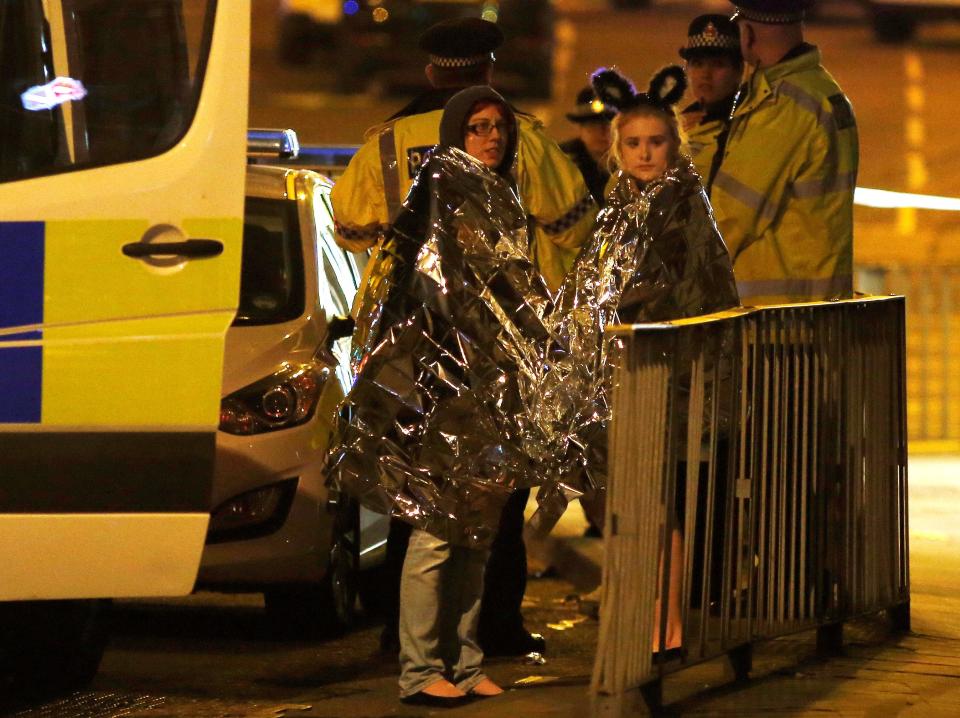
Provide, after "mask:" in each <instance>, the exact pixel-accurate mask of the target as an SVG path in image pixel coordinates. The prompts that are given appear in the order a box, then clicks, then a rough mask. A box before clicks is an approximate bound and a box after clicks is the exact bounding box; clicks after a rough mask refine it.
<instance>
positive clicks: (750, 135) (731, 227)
mask: <svg viewBox="0 0 960 718" xmlns="http://www.w3.org/2000/svg"><path fill="white" fill-rule="evenodd" d="M805 50H806V51H804V52H802V53H800V54H797V55H795V56H793V57H790V58H789V59H787V60H785V61H783V62H780V63H778V64H777V65H773V66H772V67H769V68H766V69H760V70H757V71H756V72H755V73H754V74H753V75H752V77H751V78H750V79H749V81H748V84H747V86H746V97H745V99H743V100H742V101H741V103H740V104H739V106H738V107H737V109H736V110H735V112H734V115H733V121H732V123H731V126H730V134H729V137H728V139H727V142H726V149H725V152H724V155H723V161H722V164H721V166H720V168H719V171H718V173H717V175H716V177H715V179H714V182H713V186H712V190H711V194H710V199H711V202H712V203H713V208H714V212H715V214H716V218H717V226H718V227H719V228H720V233H721V234H722V235H723V239H724V241H725V242H726V243H727V248H728V249H729V250H730V255H731V257H733V269H734V273H735V274H736V278H737V288H738V290H739V292H740V299H741V301H742V302H743V304H745V305H762V304H777V303H787V302H803V301H815V300H823V299H831V298H836V297H849V296H850V295H851V293H852V271H853V191H854V187H855V185H856V181H857V167H858V164H859V143H858V138H857V124H856V120H855V119H854V116H853V110H852V109H851V107H850V103H849V101H848V100H847V98H846V96H845V95H844V94H843V92H842V91H841V90H840V87H839V86H838V85H837V83H836V82H835V81H834V79H833V78H832V77H831V76H830V75H829V74H828V73H827V71H826V70H824V68H823V67H822V66H821V65H820V51H819V50H817V49H816V48H815V47H812V46H805Z"/></svg>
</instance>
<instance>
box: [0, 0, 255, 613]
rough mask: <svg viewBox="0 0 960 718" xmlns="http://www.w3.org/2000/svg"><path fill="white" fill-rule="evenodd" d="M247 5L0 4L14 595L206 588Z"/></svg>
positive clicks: (1, 315)
mask: <svg viewBox="0 0 960 718" xmlns="http://www.w3.org/2000/svg"><path fill="white" fill-rule="evenodd" d="M249 13H250V6H249V2H248V1H247V0H220V1H219V2H217V0H3V2H0V546H2V547H3V549H2V551H3V555H2V557H0V600H2V601H17V600H20V599H50V598H95V597H121V596H144V595H170V594H178V593H179V594H183V593H188V592H189V591H190V590H191V588H192V585H193V582H194V579H195V576H196V572H197V568H198V565H199V559H200V553H201V551H202V548H203V542H204V536H205V532H206V527H207V519H208V511H209V508H210V507H209V505H208V504H209V497H210V489H211V481H212V469H213V467H212V463H213V451H214V438H215V431H216V426H217V423H218V407H219V403H220V385H221V371H222V366H223V345H224V336H225V333H226V329H227V327H228V325H229V324H230V321H231V318H232V317H233V314H234V311H235V308H236V305H237V297H238V291H239V271H240V247H241V227H242V212H243V186H244V161H245V160H244V152H245V137H244V136H245V132H246V118H247V66H248V55H249V27H250V20H249Z"/></svg>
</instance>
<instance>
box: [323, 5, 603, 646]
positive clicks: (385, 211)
mask: <svg viewBox="0 0 960 718" xmlns="http://www.w3.org/2000/svg"><path fill="white" fill-rule="evenodd" d="M502 42H503V34H502V33H501V32H500V29H499V28H498V27H497V26H496V25H495V24H494V23H491V22H487V21H486V20H481V19H479V18H467V19H454V20H447V21H443V22H440V23H437V24H436V25H434V26H432V27H431V28H429V29H428V30H427V31H426V32H424V34H423V35H422V36H421V37H420V40H419V47H420V49H421V50H423V51H424V52H426V53H427V54H428V55H429V64H428V65H427V67H426V76H427V80H428V81H429V82H430V85H431V87H430V89H429V90H427V91H426V92H424V93H423V94H421V95H419V96H418V97H416V98H415V99H414V100H413V101H412V102H410V103H409V104H408V105H406V106H405V107H404V108H402V109H401V110H400V111H398V112H397V113H396V114H394V115H393V116H392V117H390V118H389V119H388V120H387V121H386V122H385V123H384V124H383V125H381V126H379V127H375V128H373V129H372V130H370V131H369V132H368V139H367V141H366V142H365V144H364V145H363V146H362V147H361V148H360V149H359V150H358V151H357V154H356V155H355V156H354V158H353V159H352V160H351V162H350V164H349V166H348V167H347V169H346V171H345V172H344V174H343V176H342V177H341V178H340V179H339V180H338V181H337V182H336V184H335V185H334V187H333V191H332V194H331V198H332V201H333V211H334V217H335V219H336V239H337V242H338V243H339V244H340V245H341V246H342V247H344V248H345V249H348V250H351V251H355V252H357V251H364V250H367V249H373V250H374V251H376V249H377V248H378V247H379V242H380V240H381V239H382V237H383V233H384V231H385V230H386V229H387V227H389V224H390V222H391V220H392V219H393V218H394V217H395V216H396V214H397V211H398V209H399V207H400V203H401V202H402V200H403V198H404V197H405V196H406V194H407V192H408V191H409V189H410V186H411V184H412V182H413V179H414V177H415V176H416V173H417V170H418V169H419V166H420V163H421V161H422V158H423V156H424V154H425V153H426V152H428V151H429V150H430V149H431V148H432V147H433V146H434V145H436V143H437V142H438V140H439V127H440V118H441V116H442V114H443V106H444V104H445V103H446V101H447V100H448V99H450V97H452V96H453V95H455V94H456V93H457V92H459V91H460V90H462V89H464V88H465V87H469V86H471V85H477V84H489V83H490V80H491V77H492V73H493V64H494V56H493V52H494V50H496V49H497V47H499V46H500V44H501V43H502ZM517 122H518V128H519V142H518V148H517V161H516V165H515V168H514V174H515V178H516V181H517V186H518V189H519V192H520V197H521V199H522V201H523V205H524V208H525V209H526V210H527V212H528V214H529V216H530V217H529V218H530V228H531V235H532V242H531V244H532V246H531V252H532V254H533V259H534V261H535V262H536V264H537V267H538V269H539V270H540V272H541V274H542V275H543V277H544V279H545V280H546V282H547V285H548V286H549V287H550V288H551V290H556V289H557V288H558V287H559V286H560V283H561V281H562V279H563V276H564V274H565V273H566V271H567V270H568V269H569V268H570V266H572V264H573V260H574V259H575V258H576V254H577V251H578V250H579V247H580V245H581V244H583V242H584V241H585V240H586V239H587V237H588V235H589V233H590V229H591V228H592V225H593V219H594V216H595V212H596V205H595V204H594V202H593V198H592V197H591V195H590V192H589V191H588V190H587V187H586V185H585V184H584V181H583V178H582V177H581V175H580V172H579V170H578V169H577V167H576V165H574V164H573V163H572V162H571V161H570V159H569V158H568V157H567V156H566V155H565V154H564V153H563V151H562V150H561V149H560V147H559V146H558V145H557V144H556V143H555V142H554V141H553V140H551V139H549V138H548V137H547V136H546V134H545V133H544V132H543V126H542V124H541V123H540V122H539V121H537V120H536V118H534V117H532V116H530V115H526V114H523V113H517ZM374 264H375V263H374V262H368V264H367V267H368V268H369V267H371V266H373V265H374ZM367 279H368V278H367V277H366V276H365V277H364V280H363V282H362V283H361V288H360V292H363V291H364V287H365V285H366V281H367ZM358 297H359V292H358ZM354 306H355V307H356V306H359V303H355V304H354ZM529 493H530V492H529V490H524V491H517V492H515V493H514V494H513V496H512V497H511V498H510V499H509V501H508V502H507V504H506V506H505V508H504V513H503V516H502V518H501V523H500V527H499V531H498V534H497V537H496V539H495V540H494V543H493V545H492V547H491V552H490V559H489V562H488V564H487V568H486V575H485V586H484V595H483V600H482V603H481V608H480V626H479V635H478V637H479V640H480V644H481V646H482V648H483V649H484V651H485V653H487V655H523V654H526V653H530V652H534V651H539V652H542V651H543V650H544V648H545V644H544V640H543V638H542V637H541V636H538V635H536V634H531V633H529V632H528V631H527V630H526V628H525V627H524V625H523V618H522V616H521V614H520V604H521V602H522V600H523V594H524V592H525V589H526V573H527V562H526V547H525V546H524V543H523V510H524V507H525V505H526V502H527V499H528V497H529ZM409 534H410V527H409V524H406V523H404V522H402V521H399V520H393V521H392V522H391V526H390V535H389V538H388V542H387V561H386V573H387V577H386V582H385V583H386V585H385V587H384V593H385V597H384V598H385V601H384V602H385V604H386V605H385V614H386V626H385V628H384V632H383V634H382V636H381V646H382V647H383V648H385V649H387V650H393V649H395V648H396V646H397V645H398V643H397V621H398V613H397V612H398V604H399V585H400V571H401V569H402V566H403V556H404V554H405V552H406V543H407V540H408V538H409Z"/></svg>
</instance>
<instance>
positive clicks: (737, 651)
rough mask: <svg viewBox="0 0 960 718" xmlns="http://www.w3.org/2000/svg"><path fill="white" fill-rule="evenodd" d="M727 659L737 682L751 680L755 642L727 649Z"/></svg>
mask: <svg viewBox="0 0 960 718" xmlns="http://www.w3.org/2000/svg"><path fill="white" fill-rule="evenodd" d="M727 660H728V661H729V662H730V668H731V670H732V671H733V680H734V681H736V682H737V683H742V682H743V681H748V680H750V671H752V670H753V644H752V643H747V644H744V645H742V646H737V647H736V648H734V649H732V650H730V651H727Z"/></svg>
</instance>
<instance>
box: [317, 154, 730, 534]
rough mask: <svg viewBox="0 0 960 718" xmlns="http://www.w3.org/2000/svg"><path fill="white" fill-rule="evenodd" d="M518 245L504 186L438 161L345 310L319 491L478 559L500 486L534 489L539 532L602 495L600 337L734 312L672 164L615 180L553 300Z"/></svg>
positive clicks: (464, 158) (717, 252)
mask: <svg viewBox="0 0 960 718" xmlns="http://www.w3.org/2000/svg"><path fill="white" fill-rule="evenodd" d="M529 241H530V240H529V236H528V234H527V222H526V216H525V214H524V211H523V208H522V206H521V205H520V202H519V200H518V198H517V196H516V193H515V191H514V188H513V186H512V185H511V183H510V182H508V181H507V180H505V179H504V178H502V177H499V176H498V175H496V174H494V173H492V172H490V171H488V170H486V169H485V168H483V167H482V166H480V165H479V164H478V163H477V162H476V161H474V160H473V159H472V158H470V157H469V156H468V155H466V154H465V153H463V152H462V151H460V150H456V149H450V148H446V149H442V150H439V151H437V152H436V153H434V155H433V156H432V157H431V158H430V160H429V162H428V163H427V165H426V166H425V168H424V169H423V170H421V173H420V175H419V177H418V179H417V181H416V183H415V184H414V186H413V188H412V189H411V191H410V194H409V196H408V197H407V199H406V201H405V202H404V207H403V210H402V211H401V213H400V216H399V217H398V219H397V220H396V222H395V223H394V225H393V227H392V231H391V233H390V236H389V238H388V239H387V241H386V242H385V243H384V245H383V247H382V248H381V251H380V252H379V254H378V255H377V256H376V257H375V258H374V259H373V260H372V261H374V262H375V263H376V264H375V266H374V268H373V270H372V271H371V280H370V284H369V285H368V288H367V291H366V292H365V295H364V297H363V301H362V305H361V307H360V309H359V311H358V312H357V316H358V326H357V330H356V332H355V334H354V339H353V360H354V363H355V368H356V370H357V377H356V380H355V382H354V386H353V388H352V390H351V391H350V393H349V395H348V396H347V398H346V400H345V401H344V402H343V404H342V406H341V413H340V419H339V423H338V426H337V432H336V434H337V435H336V437H335V441H334V442H333V446H334V447H335V448H334V449H333V450H332V452H331V454H330V456H329V457H328V469H329V476H330V478H331V481H332V482H333V483H335V484H336V485H337V486H338V487H339V488H341V489H343V490H346V491H347V492H348V493H350V494H352V495H354V496H357V497H358V498H359V499H360V501H361V502H362V503H363V504H364V505H366V506H367V507H369V508H371V509H373V510H375V511H380V512H383V513H390V514H392V515H393V516H396V517H399V518H402V519H404V520H406V521H408V522H410V523H411V524H413V525H414V526H416V527H417V528H420V529H423V530H426V531H428V532H430V533H432V534H434V535H436V536H439V537H442V538H444V539H446V540H448V541H450V542H451V543H455V544H458V545H467V546H474V547H484V546H488V545H489V544H490V542H491V541H492V540H493V537H494V533H495V531H496V528H497V526H498V524H499V517H500V512H501V509H502V507H503V503H504V502H505V501H506V499H507V497H508V496H509V494H510V492H511V491H513V490H514V489H516V488H523V487H530V486H539V487H540V490H539V493H538V503H539V509H538V511H537V513H536V514H535V516H534V519H533V522H532V523H533V526H534V528H535V529H538V530H541V531H547V530H549V529H550V528H552V526H553V525H554V523H555V522H556V520H557V519H558V518H559V517H560V516H561V515H562V513H563V511H564V510H565V509H566V506H567V503H568V502H569V501H570V500H571V499H573V498H577V497H580V496H583V495H585V494H586V495H588V496H591V497H599V496H602V493H603V490H604V486H605V481H606V463H607V457H606V427H607V422H608V421H609V419H610V407H609V402H608V397H609V394H610V383H611V378H612V366H613V362H615V361H616V356H615V352H616V351H617V346H616V344H615V342H608V341H605V340H604V336H603V330H604V327H606V326H607V325H610V324H629V323H635V322H659V321H668V320H672V319H679V318H682V317H690V316H696V315H699V314H706V313H710V312H714V311H719V310H721V309H725V308H729V307H733V306H736V305H737V304H738V303H739V300H738V297H737V291H736V284H735V283H734V279H733V270H732V267H731V263H730V258H729V255H728V254H727V251H726V248H725V246H724V245H723V241H722V240H721V239H720V235H719V232H718V231H717V228H716V223H715V222H714V219H713V215H712V212H711V211H710V208H709V204H708V202H707V199H706V195H705V194H704V192H703V189H702V188H701V186H700V180H699V177H698V176H697V174H696V172H695V170H694V169H693V167H692V165H690V164H689V162H687V161H681V162H680V164H679V166H677V167H675V168H673V169H671V170H670V171H668V172H667V173H666V175H665V176H664V177H662V178H660V179H659V180H656V181H654V182H652V183H650V184H648V185H647V186H646V187H645V188H643V190H642V191H637V190H636V189H635V187H634V185H633V184H632V182H631V180H629V178H628V177H626V176H625V175H623V174H622V173H621V175H620V177H619V179H618V183H617V185H616V187H615V188H614V189H613V190H612V191H611V193H610V195H609V197H608V205H607V207H606V208H605V209H604V210H602V211H601V213H600V215H599V217H598V221H597V225H596V229H595V233H594V236H593V238H592V240H591V242H590V243H588V244H587V245H586V246H585V247H584V249H583V250H582V251H581V254H580V256H579V258H578V260H577V263H576V265H575V267H574V269H573V270H572V271H571V273H570V275H568V277H567V280H566V282H565V284H564V285H563V287H562V288H561V289H560V292H559V294H558V296H557V297H556V299H555V301H553V300H552V299H551V297H550V294H549V292H548V290H547V288H546V286H545V284H544V283H543V280H542V278H541V277H540V275H539V273H538V272H537V271H536V268H535V267H534V266H533V264H532V263H531V261H530V259H529V256H530V252H529V245H528V243H529Z"/></svg>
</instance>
